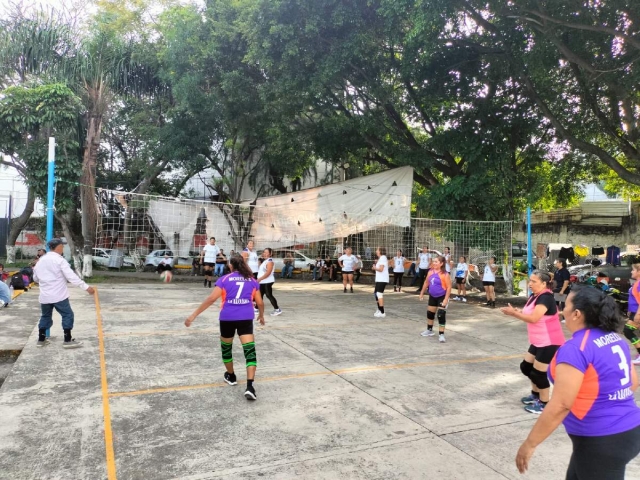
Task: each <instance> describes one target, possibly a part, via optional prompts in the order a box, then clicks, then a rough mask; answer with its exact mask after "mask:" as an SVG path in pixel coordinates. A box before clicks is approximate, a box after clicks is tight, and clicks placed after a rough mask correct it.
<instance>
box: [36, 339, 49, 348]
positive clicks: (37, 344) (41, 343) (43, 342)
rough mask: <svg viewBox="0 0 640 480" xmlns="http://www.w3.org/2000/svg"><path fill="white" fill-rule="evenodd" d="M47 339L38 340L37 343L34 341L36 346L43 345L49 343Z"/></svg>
mask: <svg viewBox="0 0 640 480" xmlns="http://www.w3.org/2000/svg"><path fill="white" fill-rule="evenodd" d="M49 343H51V342H49V340H38V343H36V347H44V346H45V345H49Z"/></svg>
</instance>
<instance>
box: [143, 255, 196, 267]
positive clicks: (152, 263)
mask: <svg viewBox="0 0 640 480" xmlns="http://www.w3.org/2000/svg"><path fill="white" fill-rule="evenodd" d="M165 255H169V256H170V257H173V264H174V265H189V266H191V260H192V259H191V257H174V256H173V252H172V251H171V250H154V251H153V252H151V253H150V254H149V255H147V256H146V257H145V259H144V266H145V268H146V269H147V270H148V269H150V268H156V267H157V266H158V265H159V264H160V262H161V261H162V259H163V258H164V256H165Z"/></svg>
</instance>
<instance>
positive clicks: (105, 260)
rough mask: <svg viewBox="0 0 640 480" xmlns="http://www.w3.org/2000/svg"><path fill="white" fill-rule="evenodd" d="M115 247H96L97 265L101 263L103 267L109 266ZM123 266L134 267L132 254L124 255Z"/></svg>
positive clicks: (94, 254) (94, 257)
mask: <svg viewBox="0 0 640 480" xmlns="http://www.w3.org/2000/svg"><path fill="white" fill-rule="evenodd" d="M112 250H113V249H111V248H94V249H93V261H94V262H96V265H100V266H101V267H108V266H109V259H110V258H111V252H112ZM122 266H124V267H134V266H135V261H134V260H133V258H131V257H130V256H126V257H124V261H123V262H122Z"/></svg>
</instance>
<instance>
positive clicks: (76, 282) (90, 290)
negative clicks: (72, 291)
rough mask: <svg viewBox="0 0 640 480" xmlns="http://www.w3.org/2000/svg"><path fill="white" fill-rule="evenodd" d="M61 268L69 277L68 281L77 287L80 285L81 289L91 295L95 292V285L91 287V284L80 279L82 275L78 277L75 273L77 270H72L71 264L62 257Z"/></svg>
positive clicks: (65, 275)
mask: <svg viewBox="0 0 640 480" xmlns="http://www.w3.org/2000/svg"><path fill="white" fill-rule="evenodd" d="M60 268H61V270H62V274H63V275H64V277H65V278H66V279H67V282H69V283H71V284H72V285H75V286H76V287H80V288H81V289H83V290H85V291H86V292H87V293H88V294H89V295H93V293H94V290H93V287H90V286H89V285H87V284H86V283H84V282H83V281H82V280H81V279H80V277H78V276H77V275H76V274H75V272H74V271H73V270H71V267H70V266H69V264H68V263H67V261H66V260H65V259H62V261H61V262H60Z"/></svg>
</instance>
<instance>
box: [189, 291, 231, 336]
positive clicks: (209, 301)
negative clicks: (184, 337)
mask: <svg viewBox="0 0 640 480" xmlns="http://www.w3.org/2000/svg"><path fill="white" fill-rule="evenodd" d="M221 296H222V289H221V288H220V287H215V288H214V289H213V292H211V294H210V295H209V296H208V297H207V298H205V300H204V302H202V303H201V304H200V306H199V307H198V308H196V311H195V312H193V313H192V314H191V315H189V317H188V318H187V320H186V321H185V322H184V324H185V325H186V326H187V327H190V326H191V324H192V323H193V321H194V320H195V319H196V318H197V317H198V315H200V314H201V313H202V312H204V311H205V310H206V309H207V308H209V307H210V306H211V305H213V304H214V303H215V302H216V300H218V299H219V298H220V297H221Z"/></svg>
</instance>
